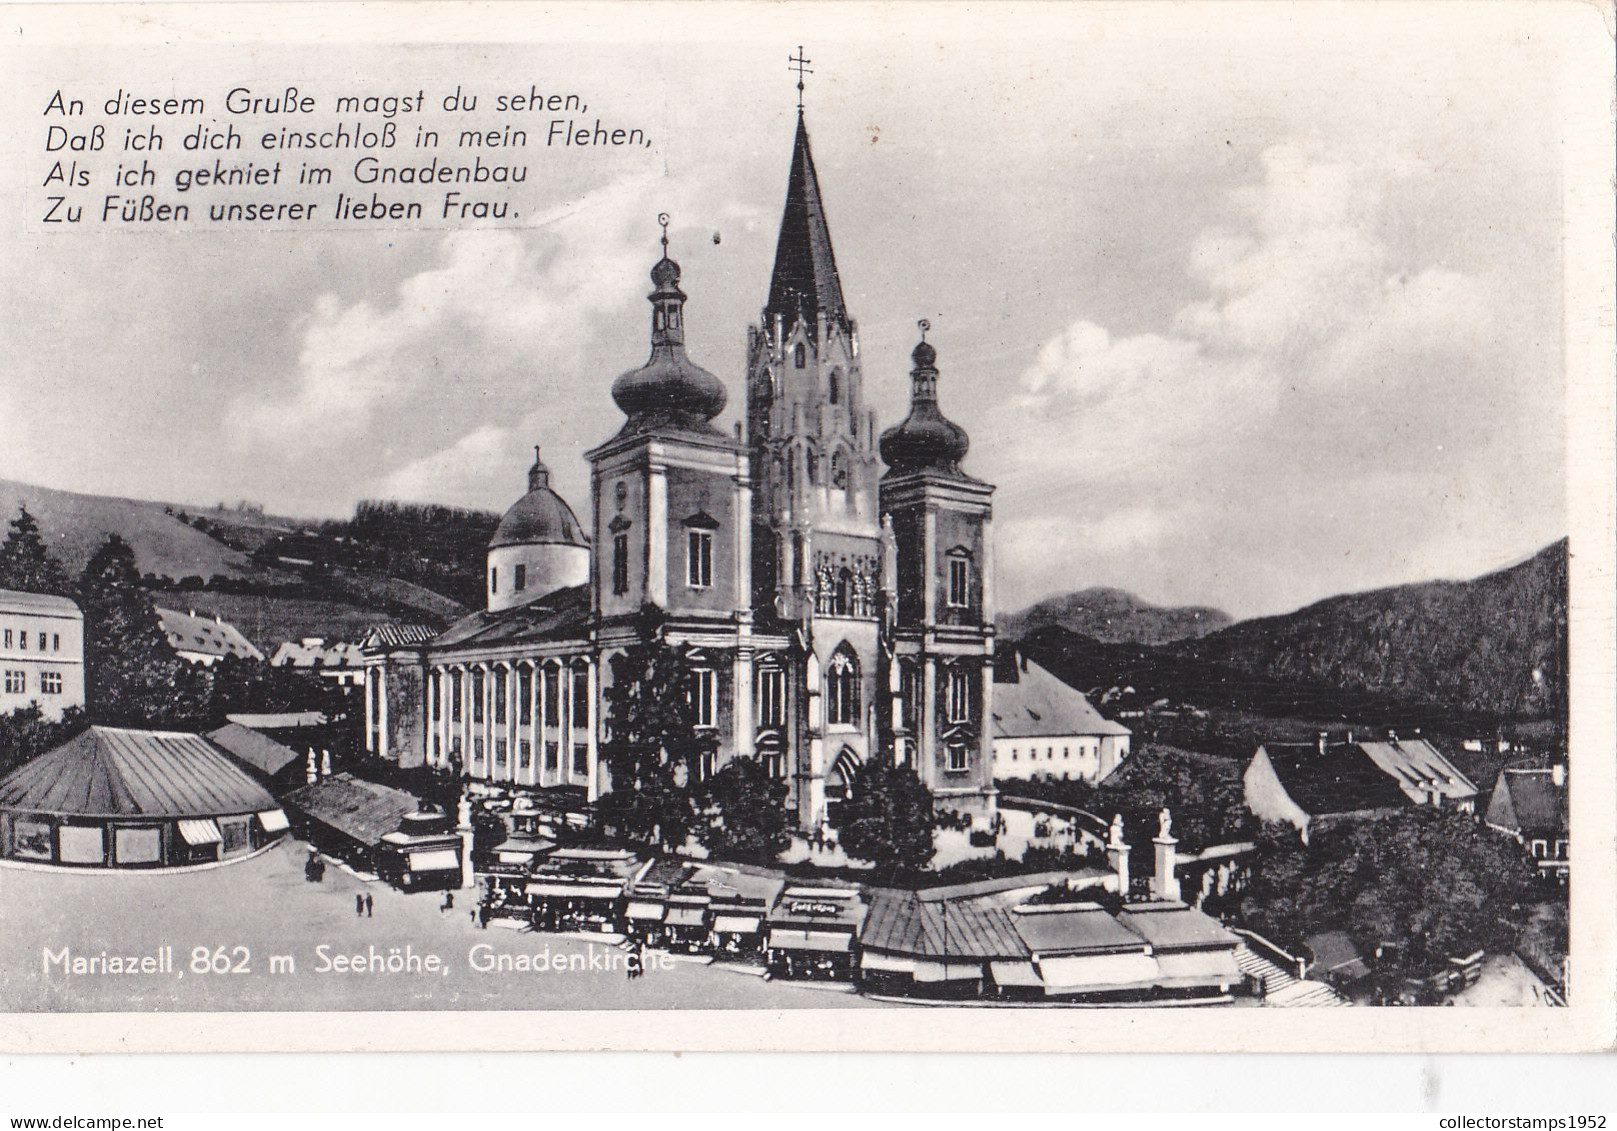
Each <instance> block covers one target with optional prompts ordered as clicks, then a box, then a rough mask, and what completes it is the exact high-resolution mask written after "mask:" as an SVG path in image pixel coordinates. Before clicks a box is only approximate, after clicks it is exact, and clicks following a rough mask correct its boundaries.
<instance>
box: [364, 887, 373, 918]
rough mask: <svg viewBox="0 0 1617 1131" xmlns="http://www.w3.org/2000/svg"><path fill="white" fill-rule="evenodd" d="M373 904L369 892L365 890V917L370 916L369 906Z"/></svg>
mask: <svg viewBox="0 0 1617 1131" xmlns="http://www.w3.org/2000/svg"><path fill="white" fill-rule="evenodd" d="M373 906H375V903H374V901H373V900H372V899H371V893H370V892H366V893H365V918H367V919H369V918H370V917H371V908H372V907H373Z"/></svg>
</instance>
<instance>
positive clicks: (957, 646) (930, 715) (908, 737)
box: [881, 322, 995, 812]
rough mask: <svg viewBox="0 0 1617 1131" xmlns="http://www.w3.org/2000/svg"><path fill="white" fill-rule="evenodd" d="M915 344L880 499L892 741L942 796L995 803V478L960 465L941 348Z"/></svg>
mask: <svg viewBox="0 0 1617 1131" xmlns="http://www.w3.org/2000/svg"><path fill="white" fill-rule="evenodd" d="M921 328H922V339H921V342H920V344H919V345H917V346H916V347H915V350H914V352H913V353H912V354H911V359H912V361H913V363H914V367H913V368H912V369H911V371H910V414H909V416H907V417H906V418H905V419H904V422H903V423H902V424H900V425H898V426H897V427H895V428H890V429H888V430H887V431H886V432H884V433H883V434H882V438H881V455H882V459H883V460H884V461H885V462H886V464H887V473H886V474H885V475H884V476H883V477H882V480H881V510H882V517H883V522H884V524H885V525H886V526H887V527H888V528H889V529H890V531H891V538H892V542H893V544H894V546H895V547H896V550H897V553H896V554H895V555H894V556H893V565H892V567H891V572H890V574H889V577H888V586H889V587H890V588H891V589H892V591H893V592H894V593H895V594H896V601H895V605H894V608H893V627H892V640H893V660H894V663H893V666H892V668H891V669H890V671H889V677H890V678H889V682H888V685H887V688H886V691H887V693H888V694H889V695H891V697H892V699H891V702H892V711H891V713H890V714H888V715H887V716H886V717H887V718H888V719H889V720H890V722H891V725H892V744H893V748H894V750H895V751H896V752H897V756H898V757H899V758H900V759H901V760H903V761H907V762H908V763H910V764H911V765H912V766H913V767H914V769H915V771H916V773H917V774H919V775H920V778H921V780H922V781H923V782H925V783H926V785H927V787H928V788H929V789H931V791H932V794H933V797H935V798H936V799H937V802H938V804H939V805H940V806H941V807H943V808H954V809H958V810H961V811H976V812H985V811H992V809H993V805H994V793H995V791H994V777H993V757H992V754H993V734H992V724H993V692H994V593H993V576H994V570H993V559H992V556H991V542H990V533H991V531H990V526H991V522H992V520H993V495H994V488H993V487H992V486H990V485H989V484H987V483H984V482H982V481H981V480H979V479H973V478H972V477H971V476H970V475H967V474H966V473H965V472H964V471H963V470H962V469H961V466H960V463H961V461H962V460H963V459H965V456H966V451H967V449H968V448H969V447H970V440H969V439H968V438H967V436H966V432H965V429H963V428H961V427H960V426H959V425H957V424H955V423H954V422H953V421H951V420H949V419H948V418H947V417H945V416H944V415H943V412H942V410H941V409H940V408H939V407H938V367H937V351H936V350H935V349H934V348H933V347H932V346H931V345H930V344H929V343H928V342H927V341H926V338H925V331H926V329H927V325H926V323H925V322H922V323H921Z"/></svg>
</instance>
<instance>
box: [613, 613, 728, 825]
mask: <svg viewBox="0 0 1617 1131" xmlns="http://www.w3.org/2000/svg"><path fill="white" fill-rule="evenodd" d="M643 621H644V624H643V625H642V629H643V630H642V632H641V633H639V639H640V641H641V642H640V643H637V644H634V645H631V646H630V647H628V648H626V649H625V650H624V651H623V652H621V653H619V654H618V655H616V656H613V657H612V682H611V685H610V686H609V687H608V688H607V689H606V691H605V694H604V699H605V700H606V718H605V720H604V722H605V724H606V727H605V729H606V737H605V741H604V742H603V743H602V754H603V756H604V757H605V759H606V764H607V768H608V769H609V770H610V772H611V774H612V791H611V792H610V793H608V794H607V795H606V796H605V797H603V798H602V799H601V801H600V803H599V811H600V814H601V816H602V817H603V819H605V820H606V821H607V823H609V824H611V825H614V826H615V827H616V828H617V829H618V830H619V831H620V832H622V833H623V835H625V836H628V837H631V838H634V839H636V840H640V841H643V842H645V843H648V844H661V845H667V846H669V847H672V848H675V849H678V848H680V847H683V845H684V844H685V841H686V840H687V838H689V836H690V835H691V833H692V831H693V830H694V829H695V828H696V824H697V813H696V806H695V794H694V790H693V788H692V787H693V786H694V785H695V783H696V782H697V780H698V778H699V777H700V775H701V767H702V766H703V765H704V764H705V763H707V762H709V761H710V760H711V758H712V756H713V754H714V753H715V752H716V751H717V749H718V737H717V735H716V734H715V733H714V732H713V731H711V730H706V729H700V728H698V727H697V726H696V718H695V713H694V712H693V711H692V709H691V702H692V700H691V681H692V678H693V673H692V666H691V663H690V659H689V655H688V650H686V649H680V648H674V647H672V646H670V645H669V644H667V643H666V642H665V641H664V640H663V639H662V635H661V632H660V626H658V624H657V621H656V619H655V618H654V617H652V616H647V617H645V618H643Z"/></svg>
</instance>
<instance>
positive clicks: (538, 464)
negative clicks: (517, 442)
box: [488, 449, 590, 550]
mask: <svg viewBox="0 0 1617 1131" xmlns="http://www.w3.org/2000/svg"><path fill="white" fill-rule="evenodd" d="M541 543H551V544H559V545H563V546H584V547H588V546H589V544H590V540H589V538H588V536H586V535H585V533H584V527H583V526H582V525H581V524H580V523H579V521H578V516H577V515H575V514H574V513H573V508H572V507H570V506H568V505H567V501H566V500H565V499H563V498H562V497H561V496H560V495H558V494H556V492H555V491H553V490H551V488H550V470H549V468H547V467H545V465H544V461H543V460H540V459H539V458H538V449H535V451H534V464H533V469H532V470H530V471H529V472H528V493H527V494H526V495H523V496H522V498H520V499H518V500H517V501H516V502H515V503H514V504H513V505H512V507H511V509H510V510H508V511H506V512H505V516H504V517H503V518H501V519H500V525H499V526H498V527H496V528H495V530H494V537H493V538H491V539H490V540H489V544H488V546H489V549H491V550H493V549H496V548H498V547H500V546H529V545H535V544H541Z"/></svg>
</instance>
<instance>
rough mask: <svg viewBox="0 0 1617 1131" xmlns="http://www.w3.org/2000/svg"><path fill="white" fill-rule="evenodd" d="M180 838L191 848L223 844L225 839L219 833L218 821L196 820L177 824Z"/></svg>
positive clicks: (192, 819)
mask: <svg viewBox="0 0 1617 1131" xmlns="http://www.w3.org/2000/svg"><path fill="white" fill-rule="evenodd" d="M179 826H180V836H182V837H184V838H185V843H186V844H189V845H190V846H191V847H192V848H201V847H203V846H204V845H209V844H223V843H224V842H225V838H224V837H223V836H222V835H221V834H220V832H219V822H218V821H208V820H198V819H195V818H191V819H187V820H183V821H180V822H179Z"/></svg>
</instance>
